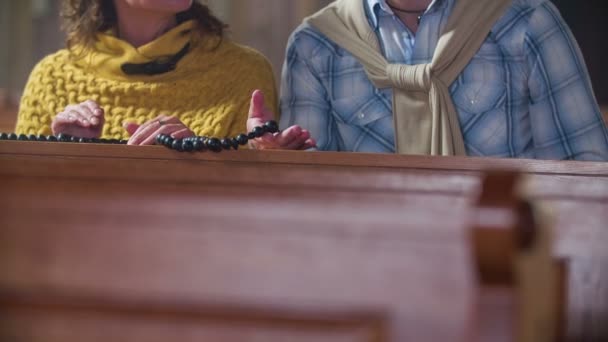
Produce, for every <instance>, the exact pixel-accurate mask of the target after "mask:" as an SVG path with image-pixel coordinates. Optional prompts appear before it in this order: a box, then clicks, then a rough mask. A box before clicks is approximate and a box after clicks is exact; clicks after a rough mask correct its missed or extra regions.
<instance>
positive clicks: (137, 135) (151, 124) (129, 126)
mask: <svg viewBox="0 0 608 342" xmlns="http://www.w3.org/2000/svg"><path fill="white" fill-rule="evenodd" d="M123 127H124V129H125V130H126V131H127V132H128V133H129V135H131V139H129V142H128V145H140V146H141V145H154V144H156V137H157V136H158V135H160V134H165V135H170V136H171V137H173V138H174V139H184V138H189V137H193V136H195V134H194V132H192V131H191V130H190V129H189V128H188V127H186V125H184V124H183V123H182V122H181V121H179V119H178V118H176V117H168V116H166V115H160V116H159V117H157V118H155V119H154V120H150V121H148V122H146V123H145V124H143V125H138V124H136V123H125V124H124V125H123Z"/></svg>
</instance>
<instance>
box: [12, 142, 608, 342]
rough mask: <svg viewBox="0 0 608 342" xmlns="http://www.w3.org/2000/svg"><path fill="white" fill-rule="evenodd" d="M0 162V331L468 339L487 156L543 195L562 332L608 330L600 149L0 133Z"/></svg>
mask: <svg viewBox="0 0 608 342" xmlns="http://www.w3.org/2000/svg"><path fill="white" fill-rule="evenodd" d="M0 165H2V167H0V189H1V190H2V193H3V195H2V196H1V197H0V226H1V227H3V228H2V229H0V270H2V272H1V273H0V274H1V276H0V303H2V304H0V311H2V312H0V315H1V317H4V318H2V319H0V334H2V336H0V337H6V336H10V337H15V339H14V340H19V339H18V338H20V339H21V340H25V341H33V342H34V341H70V340H77V341H97V340H103V338H104V336H105V337H108V336H111V337H113V339H115V340H119V339H120V338H123V339H125V340H129V341H166V340H184V341H196V340H201V339H204V340H222V341H262V340H263V341H310V340H315V341H410V340H411V341H454V340H463V339H465V336H466V332H467V331H468V328H470V327H469V323H470V322H469V319H468V318H469V317H470V315H471V314H470V311H469V310H470V309H471V299H472V297H473V296H472V292H471V291H473V286H472V277H471V276H470V274H471V273H470V272H471V269H470V264H469V258H470V255H469V252H468V248H467V246H466V243H465V242H466V234H467V230H466V227H467V224H468V215H470V212H469V211H468V210H469V208H470V204H471V203H473V202H474V200H475V197H476V196H477V194H478V192H479V186H480V184H481V178H480V176H481V174H482V171H483V170H485V169H488V168H495V167H504V168H508V169H513V168H518V169H523V170H525V171H526V172H527V175H528V178H529V183H528V186H527V191H529V193H530V194H531V195H532V196H533V197H534V199H535V200H537V201H539V202H540V203H543V204H544V205H547V206H549V207H552V208H553V212H554V213H555V227H556V233H557V245H556V248H555V255H556V256H560V257H565V258H567V259H568V260H569V262H570V263H571V265H572V267H571V274H570V279H569V284H568V285H569V289H570V296H569V298H568V304H569V305H568V308H567V328H568V336H569V340H572V341H601V340H605V339H606V337H607V336H608V334H607V332H606V331H605V329H604V328H603V327H604V322H606V313H607V312H608V302H606V301H605V299H606V298H608V296H607V289H608V275H607V274H606V273H605V272H602V271H601V270H603V269H606V266H607V265H608V252H607V250H606V248H605V246H606V245H607V244H608V230H607V229H606V222H608V167H607V166H606V164H601V163H589V164H586V163H570V162H539V161H510V160H484V159H479V160H477V159H472V160H469V159H459V158H456V159H451V158H427V157H408V156H378V155H350V154H345V155H341V154H331V153H329V154H326V153H289V152H259V151H239V152H238V153H226V154H219V155H211V154H198V155H183V154H175V153H172V152H170V151H166V150H164V149H160V148H129V147H125V146H96V145H92V146H82V145H72V144H66V145H53V144H36V143H17V142H0ZM499 298H500V297H499ZM103 303H105V304H107V305H105V306H104V305H101V304H103ZM495 305H496V307H497V308H499V309H500V308H501V307H503V306H504V301H501V300H500V299H498V300H497V301H496V303H495ZM138 308H139V309H138ZM503 309H505V308H503ZM503 309H500V310H498V312H499V313H500V312H502V313H503V314H504V312H505V310H506V309H505V310H503ZM146 312H148V313H150V312H151V313H155V314H153V315H151V316H146V315H145V313H146ZM165 317H167V318H165ZM161 321H162V322H161ZM294 329H295V330H294ZM294 331H297V332H298V333H295V334H294ZM491 333H492V332H490V334H491ZM494 333H497V331H494ZM286 336H290V338H291V339H289V338H286ZM291 336H293V337H291ZM205 338H206V339H205Z"/></svg>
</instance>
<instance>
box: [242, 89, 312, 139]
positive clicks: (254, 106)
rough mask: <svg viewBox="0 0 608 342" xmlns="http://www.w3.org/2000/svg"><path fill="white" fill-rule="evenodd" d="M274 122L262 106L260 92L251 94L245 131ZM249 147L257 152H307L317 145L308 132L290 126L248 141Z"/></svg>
mask: <svg viewBox="0 0 608 342" xmlns="http://www.w3.org/2000/svg"><path fill="white" fill-rule="evenodd" d="M270 120H274V114H273V113H272V112H271V111H270V110H268V109H267V108H266V107H265V106H264V94H263V93H262V92H261V91H260V90H256V91H254V92H253V95H252V96H251V106H250V107H249V119H248V120H247V130H248V131H251V130H252V129H253V128H255V127H258V126H259V127H261V126H264V124H265V123H266V122H267V121H270ZM250 145H251V147H253V148H256V149H258V150H307V149H309V148H313V147H316V146H317V144H316V142H315V140H314V139H312V138H311V136H310V132H308V131H307V130H305V129H302V127H300V126H291V127H289V128H287V129H286V130H284V131H282V132H279V133H275V134H270V133H266V134H265V135H264V136H262V137H260V138H257V139H255V140H251V141H250Z"/></svg>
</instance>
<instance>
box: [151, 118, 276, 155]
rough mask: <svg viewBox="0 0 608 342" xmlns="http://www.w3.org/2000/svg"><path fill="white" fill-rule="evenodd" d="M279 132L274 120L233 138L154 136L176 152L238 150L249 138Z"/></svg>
mask: <svg viewBox="0 0 608 342" xmlns="http://www.w3.org/2000/svg"><path fill="white" fill-rule="evenodd" d="M277 132H279V125H278V124H277V123H276V121H268V122H266V123H265V124H264V126H261V127H259V126H258V127H255V128H254V129H253V130H251V132H249V133H248V134H239V135H238V136H236V137H234V138H224V139H218V138H209V137H190V138H184V139H174V138H172V137H171V136H170V135H166V134H160V135H159V136H158V137H156V143H157V144H158V145H162V146H165V147H167V148H169V149H171V150H174V151H178V152H202V151H211V152H216V153H219V152H222V151H223V150H238V149H239V146H244V145H247V143H248V142H249V140H253V139H255V138H260V137H261V136H263V135H264V134H266V133H272V134H274V133H277Z"/></svg>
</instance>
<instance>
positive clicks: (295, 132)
mask: <svg viewBox="0 0 608 342" xmlns="http://www.w3.org/2000/svg"><path fill="white" fill-rule="evenodd" d="M301 134H302V128H300V126H291V127H289V128H287V129H286V130H284V131H282V132H281V133H279V135H278V136H277V137H276V142H277V144H278V145H279V147H283V146H287V145H289V144H291V143H293V142H294V140H296V139H297V138H298V137H299V136H300V135H301ZM306 139H308V138H306ZM306 139H304V140H306Z"/></svg>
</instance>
